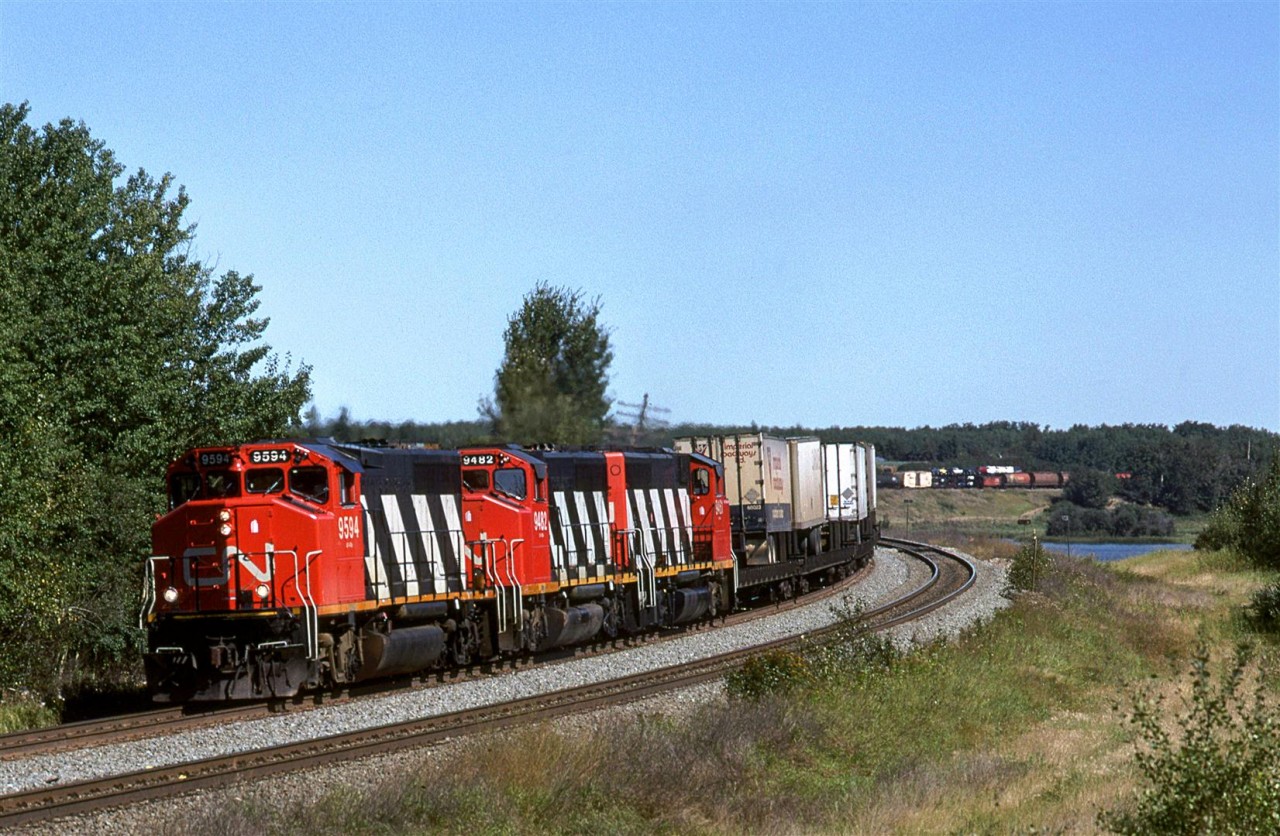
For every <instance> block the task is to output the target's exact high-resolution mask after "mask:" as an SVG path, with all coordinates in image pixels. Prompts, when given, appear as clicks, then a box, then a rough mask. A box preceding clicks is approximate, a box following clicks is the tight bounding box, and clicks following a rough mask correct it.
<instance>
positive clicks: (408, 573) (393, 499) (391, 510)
mask: <svg viewBox="0 0 1280 836" xmlns="http://www.w3.org/2000/svg"><path fill="white" fill-rule="evenodd" d="M380 498H381V499H382V510H383V512H384V513H386V515H387V530H388V531H390V532H391V552H392V558H393V559H394V560H395V562H396V565H397V566H399V567H400V571H401V572H402V573H403V575H404V594H405V595H408V596H413V595H418V594H419V591H418V570H417V567H416V566H414V565H413V553H412V552H410V551H409V543H408V540H407V537H408V534H407V533H406V532H405V528H404V520H403V518H402V517H401V516H400V500H399V497H397V496H396V495H395V494H391V493H386V494H383V495H382V496H381V497H380ZM406 552H407V554H406Z"/></svg>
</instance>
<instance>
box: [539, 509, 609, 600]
mask: <svg viewBox="0 0 1280 836" xmlns="http://www.w3.org/2000/svg"><path fill="white" fill-rule="evenodd" d="M551 514H552V517H551V519H552V524H551V570H552V571H551V574H552V577H555V578H556V579H558V580H559V581H561V582H562V583H563V582H565V581H571V580H586V579H588V578H599V577H604V576H606V575H608V574H609V572H610V568H609V567H610V566H611V565H612V563H613V543H612V542H611V541H612V539H613V537H612V536H611V535H612V532H613V525H614V514H613V513H612V509H610V508H609V507H608V505H607V503H606V501H605V494H604V491H553V492H552V494H551Z"/></svg>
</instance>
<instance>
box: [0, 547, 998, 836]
mask: <svg viewBox="0 0 1280 836" xmlns="http://www.w3.org/2000/svg"><path fill="white" fill-rule="evenodd" d="M886 545H892V546H893V547H897V548H900V549H902V550H903V551H904V552H905V553H907V554H910V555H912V556H914V557H916V558H917V559H920V560H923V561H925V562H926V563H927V564H929V565H930V566H931V567H932V568H931V571H930V576H929V578H928V580H927V581H926V582H925V583H923V584H921V585H920V586H919V587H918V588H917V589H916V590H914V591H913V592H912V593H910V594H908V595H904V596H901V597H900V598H898V599H896V600H894V601H891V602H889V603H888V604H885V605H883V606H880V607H877V608H875V609H874V610H871V611H867V612H864V613H862V618H863V621H864V623H865V624H869V625H874V627H873V628H874V629H877V630H879V629H884V628H885V627H887V626H889V625H891V624H897V623H902V622H904V621H908V620H910V619H912V618H918V617H919V616H920V615H922V614H924V613H927V612H931V611H933V610H935V609H937V608H938V607H941V606H943V605H944V604H945V603H947V602H948V601H950V600H952V599H954V598H955V597H956V596H957V595H959V594H962V593H963V592H964V590H966V589H968V588H969V587H970V586H971V585H972V584H973V581H974V576H975V574H976V567H974V566H973V564H972V563H971V562H970V561H968V560H966V559H964V558H962V557H960V556H958V555H954V554H952V553H949V552H945V551H943V550H940V549H936V548H934V547H931V546H928V545H927V544H920V543H907V542H905V541H889V542H887V543H886ZM926 551H932V552H934V553H935V554H939V555H944V556H946V557H947V558H950V559H951V560H952V561H954V562H955V563H957V564H959V565H960V566H962V567H964V568H965V570H966V572H967V577H966V578H965V579H964V580H962V581H961V582H960V583H958V584H955V585H954V586H953V587H952V588H949V589H942V590H941V593H942V594H932V595H931V594H929V593H930V592H931V591H935V592H936V591H938V585H939V583H940V578H941V577H942V572H941V571H940V569H939V566H938V563H937V561H936V560H934V559H933V558H931V557H928V556H927V555H926V554H925V552H926ZM843 586H844V585H843V584H841V585H838V586H836V587H828V588H826V590H825V591H826V593H827V594H828V595H832V594H834V593H835V592H836V591H838V590H839V588H840V587H843ZM943 586H950V585H949V584H946V583H943ZM921 597H924V598H926V599H927V600H926V601H925V602H924V603H920V602H919V601H918V599H920V598H921ZM841 626H842V625H841V624H840V623H839V622H837V623H835V624H832V625H830V626H828V627H825V628H822V629H819V630H814V631H810V632H809V633H808V634H805V635H803V636H791V637H786V638H782V639H777V640H773V641H770V642H767V643H763V644H760V645H755V646H753V647H750V648H745V649H742V650H737V651H733V652H730V653H726V654H721V655H718V656H713V657H708V658H705V659H700V660H696V661H692V662H685V663H681V664H677V665H672V666H669V667H666V668H660V669H657V670H653V671H647V672H644V673H640V674H635V675H631V676H627V677H623V678H620V679H614V680H609V681H605V682H600V683H594V684H590V685H584V686H579V687H575V688H571V689H568V690H563V691H557V692H554V693H549V694H541V695H537V696H533V697H526V698H523V699H518V700H513V701H509V702H504V703H498V704H493V705H489V706H485V707H481V708H476V709H470V710H466V711H460V712H454V713H450V714H442V715H436V716H433V717H429V718H422V719H418V720H413V721H408V722H404V723H395V724H389V725H386V726H381V727H376V728H371V729H365V730H360V731H355V732H349V733H344V734H337V735H332V736H328V737H323V738H317V739H314V740H309V741H303V742H299V743H294V744H287V745H285V746H282V747H270V748H264V749H258V750H253V751H248V752H240V753H235V754H232V755H227V756H221V757H215V758H208V759H205V760H200V761H191V762H187V763H182V764H177V765H174V766H167V767H159V768H155V769H147V770H141V771H138V772H133V773H128V774H121V775H114V776H109V777H105V778H101V779H94V780H88V781H82V782H76V783H73V784H66V785H58V786H50V787H41V788H37V789H33V790H28V791H25V792H18V793H13V794H10V795H5V796H0V827H11V826H16V825H19V824H25V823H30V822H34V821H43V820H49V819H54V818H60V817H64V816H71V815H77V814H82V813H85V812H89V811H93V810H98V809H102V808H106V807H114V806H121V805H124V804H128V803H135V802H138V801H144V800H149V799H155V798H161V797H166V796H171V795H175V794H178V793H185V792H190V791H192V790H198V789H211V788H215V787H221V786H227V785H230V784H233V783H236V782H238V781H247V780H254V779H259V778H263V777H268V776H271V775H275V774H279V773H283V772H291V771H296V770H304V769H308V768H314V767H317V766H322V765H326V764H330V763H335V762H339V761H346V760H353V759H358V758H363V757H368V756H370V755H375V754H385V753H388V752H393V751H398V750H403V749H407V748H413V747H420V746H424V745H432V744H435V743H438V742H440V741H442V740H444V739H448V738H454V737H458V736H462V735H469V734H477V733H480V732H484V731H490V730H494V729H500V728H505V727H509V726H513V725H516V724H521V723H528V722H532V721H535V720H543V719H549V718H554V717H559V716H562V715H565V714H570V713H577V712H582V711H588V710H592V709H595V708H601V707H605V706H611V705H617V704H621V703H625V702H630V701H634V700H636V699H641V698H644V697H646V696H650V695H653V694H656V693H660V692H664V691H670V690H676V689H681V688H687V687H690V686H693V685H697V684H700V683H704V682H708V681H712V680H715V679H718V678H719V677H722V676H724V675H725V674H726V673H727V672H729V671H732V670H735V669H737V668H739V667H741V666H742V665H744V664H746V662H747V661H748V660H749V659H751V658H753V657H755V656H758V655H759V654H760V653H763V652H768V651H770V650H774V649H779V648H785V647H789V646H792V645H794V644H795V643H797V642H803V641H815V640H817V641H821V640H824V639H825V638H826V637H828V636H829V635H831V634H833V633H834V632H835V631H837V630H839V629H840V627H841Z"/></svg>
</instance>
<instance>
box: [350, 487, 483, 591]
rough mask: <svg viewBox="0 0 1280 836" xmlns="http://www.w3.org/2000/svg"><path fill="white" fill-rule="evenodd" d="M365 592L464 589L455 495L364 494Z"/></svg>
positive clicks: (462, 543) (460, 532)
mask: <svg viewBox="0 0 1280 836" xmlns="http://www.w3.org/2000/svg"><path fill="white" fill-rule="evenodd" d="M360 504H361V505H363V506H364V520H365V544H366V545H365V558H364V565H365V591H366V592H367V593H368V594H369V596H370V597H376V598H377V599H378V600H386V599H388V598H390V599H396V598H405V597H416V596H419V595H431V594H438V593H447V592H457V591H460V590H462V589H465V588H466V584H467V581H466V578H465V573H464V572H463V565H464V564H465V562H466V561H465V559H464V558H465V548H466V547H465V544H464V542H463V534H462V520H461V517H460V516H459V513H458V508H459V505H460V497H458V496H457V495H454V494H420V493H414V494H382V495H380V496H372V497H371V496H368V495H362V496H361V497H360Z"/></svg>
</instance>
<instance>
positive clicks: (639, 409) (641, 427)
mask: <svg viewBox="0 0 1280 836" xmlns="http://www.w3.org/2000/svg"><path fill="white" fill-rule="evenodd" d="M617 405H618V406H625V407H626V408H627V409H631V410H635V411H634V412H619V413H618V417H619V418H625V419H629V420H630V421H631V443H632V444H635V443H636V442H637V441H638V440H639V439H640V436H641V435H642V434H643V433H644V431H645V430H651V429H655V428H661V427H665V426H667V421H666V419H665V418H659V417H657V416H656V415H655V413H658V414H662V415H670V414H671V410H669V409H663V408H662V407H660V406H654V405H653V404H651V403H649V393H648V392H645V393H644V399H643V400H641V401H640V403H623V402H622V401H618V402H617Z"/></svg>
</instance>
